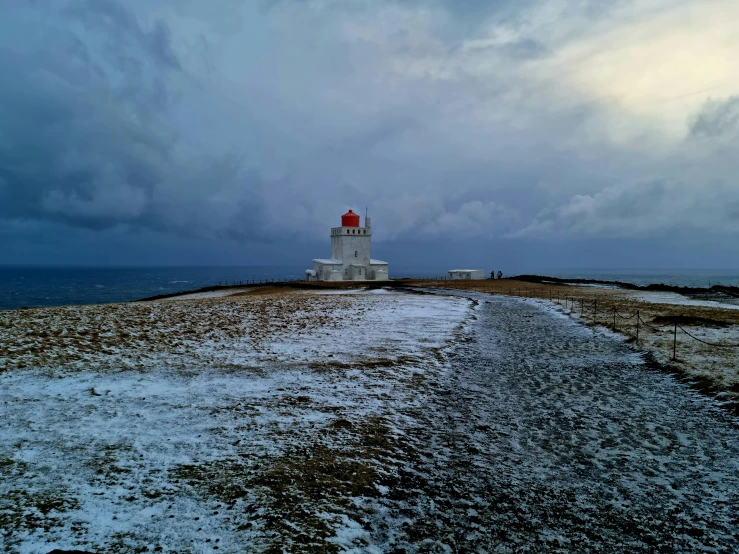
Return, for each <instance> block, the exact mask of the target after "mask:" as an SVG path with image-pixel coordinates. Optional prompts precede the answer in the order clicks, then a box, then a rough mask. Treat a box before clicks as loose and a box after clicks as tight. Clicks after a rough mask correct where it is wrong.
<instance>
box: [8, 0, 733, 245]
mask: <svg viewBox="0 0 739 554" xmlns="http://www.w3.org/2000/svg"><path fill="white" fill-rule="evenodd" d="M722 3H723V4H722ZM711 5H712V6H713V9H714V10H716V9H717V8H716V6H718V5H722V6H723V9H724V10H726V11H727V14H728V15H726V17H725V18H723V20H725V21H729V22H730V21H731V17H730V15H731V14H733V13H734V12H735V11H737V8H736V6H735V4H732V3H729V2H728V1H724V0H711ZM732 10H733V11H732ZM709 12H710V10H709V9H708V8H706V10H705V13H709ZM686 13H690V14H691V17H685V15H686ZM702 14H704V12H703V11H697V12H695V13H694V12H693V11H691V10H690V6H687V7H686V6H683V5H680V6H678V5H675V6H665V5H664V3H662V2H659V1H658V0H645V2H643V3H638V4H637V3H634V2H630V1H627V0H623V1H621V0H618V1H616V0H614V1H608V2H582V1H579V0H571V1H568V0H525V1H518V0H516V1H513V0H508V1H497V2H496V1H482V0H479V1H478V0H461V1H452V0H448V1H447V0H424V1H422V0H404V1H400V0H381V1H374V0H356V1H338V0H322V1H312V0H305V1H288V0H283V1H279V2H247V1H234V2H228V3H210V2H204V1H201V0H162V1H161V2H149V1H146V0H129V1H123V0H99V1H93V0H68V1H65V2H60V3H54V5H53V7H51V8H50V7H49V5H47V4H42V3H15V4H13V7H12V8H8V9H7V10H5V13H4V14H3V16H4V22H3V23H4V25H5V29H4V31H5V32H4V33H2V34H0V83H2V85H1V86H0V221H4V222H6V223H10V224H12V225H10V227H7V228H8V229H13V228H18V227H13V226H14V225H19V222H36V223H39V224H43V225H40V226H38V227H34V226H31V227H29V228H28V229H29V230H28V231H27V232H26V236H27V237H30V236H31V235H32V234H33V233H38V234H39V236H40V235H42V234H44V233H51V232H54V233H57V232H58V229H60V228H69V229H73V230H74V231H75V233H77V232H79V233H78V234H75V233H72V235H74V236H75V237H78V239H79V240H83V239H81V238H79V237H81V236H82V235H84V237H85V239H84V240H88V238H89V237H90V236H93V235H94V236H99V237H111V236H112V234H115V233H129V234H130V236H138V237H140V240H142V241H146V240H147V238H146V237H148V236H151V237H154V236H156V237H159V238H157V240H162V239H161V237H163V236H172V237H187V238H188V240H190V239H192V240H196V239H194V238H193V237H200V238H204V239H206V240H210V241H212V242H211V243H209V244H213V245H215V244H221V243H222V242H224V241H225V242H230V243H235V244H243V243H247V242H249V241H252V242H254V241H260V242H266V241H275V242H277V243H280V244H292V243H293V242H294V241H296V240H297V241H300V240H314V239H316V238H317V237H320V238H324V235H325V231H326V228H327V225H330V224H331V222H333V221H334V220H335V218H336V216H337V214H338V213H341V211H343V210H345V209H346V208H347V207H354V208H356V209H358V210H361V209H363V208H364V207H365V206H369V208H370V211H371V212H372V214H373V215H374V221H375V226H376V229H377V230H376V234H375V236H376V238H377V239H379V240H394V241H404V240H411V241H414V240H419V241H421V242H419V244H422V243H423V241H424V240H428V241H429V242H433V241H440V240H445V241H452V242H453V241H454V240H460V241H471V240H473V239H475V240H493V239H495V240H504V239H503V237H508V239H509V240H513V238H514V237H515V240H523V239H521V237H526V239H525V240H527V241H533V240H539V239H544V238H545V239H552V238H553V237H558V238H559V239H561V240H564V241H568V240H574V238H575V237H576V238H577V239H578V240H580V239H583V237H585V238H588V237H594V238H597V239H598V240H601V239H604V240H605V239H612V238H614V237H616V238H617V239H618V240H626V239H627V238H630V237H631V238H633V237H634V236H638V237H641V238H643V237H645V236H653V235H659V234H664V233H666V232H670V233H673V232H676V231H679V230H684V229H686V228H690V229H694V230H697V232H700V233H704V232H707V231H711V232H714V233H717V234H721V233H725V234H726V233H728V234H729V235H727V236H730V233H733V232H735V229H736V224H737V217H736V214H737V208H736V206H737V205H739V197H737V193H735V192H734V190H735V189H736V187H735V186H734V176H735V175H736V174H737V172H739V167H737V163H739V162H738V161H737V160H736V156H733V154H731V152H733V151H734V150H735V147H736V141H735V139H736V136H737V132H736V131H737V124H738V122H739V100H738V99H737V97H735V96H732V94H736V92H737V91H736V90H734V89H732V88H731V87H730V86H729V85H730V84H731V78H730V76H729V77H727V78H726V79H725V82H728V83H729V85H727V86H726V87H724V88H723V89H720V90H717V89H715V87H714V88H712V89H711V94H712V95H713V96H714V97H715V100H714V101H712V102H709V103H705V104H703V100H704V99H705V95H703V96H700V95H698V96H695V95H694V94H693V93H692V91H696V90H697V91H701V90H703V89H704V88H705V86H704V81H709V84H711V83H714V82H716V81H718V80H719V77H721V75H723V73H722V72H727V71H729V70H730V68H728V69H727V68H725V67H723V66H721V64H720V63H719V62H720V60H723V59H725V58H726V56H723V55H717V56H715V57H707V58H706V59H711V60H719V61H718V62H716V63H715V64H713V65H711V64H706V66H707V68H706V69H705V72H706V75H703V69H704V68H703V67H702V66H700V67H698V65H697V64H695V63H692V62H693V60H692V58H689V59H688V60H687V61H686V62H685V63H683V61H682V58H680V59H677V60H676V58H675V56H678V57H679V56H682V55H687V54H690V53H691V52H693V50H691V51H690V52H687V54H686V51H682V50H680V49H676V48H674V45H675V44H682V43H683V38H684V37H685V36H693V35H694V34H695V33H696V32H700V29H703V28H708V27H707V26H706V25H703V24H702V23H701V22H703V20H702V19H700V17H701V16H702ZM693 16H694V17H693ZM696 18H698V19H700V21H698V19H696ZM695 21H697V22H695ZM706 21H707V22H708V23H711V25H710V33H711V36H712V37H713V36H714V35H717V33H719V34H720V33H724V34H722V35H720V36H721V37H723V39H722V40H723V41H724V42H725V43H726V44H727V45H728V46H727V49H728V50H727V51H730V50H731V48H730V47H731V44H733V43H732V42H731V40H733V39H732V38H731V37H733V36H734V35H735V33H733V29H732V28H731V25H730V24H727V25H726V29H723V28H722V27H721V26H720V25H719V23H720V21H719V20H716V19H715V18H714V19H711V18H709V19H707V20H706ZM691 25H699V27H700V28H699V29H698V30H697V31H696V29H695V28H693V27H691ZM683 27H685V28H683ZM732 33H733V34H732ZM706 40H707V39H706ZM717 40H718V39H717ZM704 42H705V41H704ZM719 43H720V41H718V42H717V44H719ZM711 44H713V43H711ZM708 53H710V52H708ZM704 54H706V55H707V53H704V52H701V55H704ZM719 54H721V53H719ZM723 54H726V52H723ZM696 55H697V54H696ZM709 66H710V67H709ZM655 68H659V72H656V70H655ZM709 69H710V71H709ZM671 72H672V73H671ZM655 75H659V76H660V77H659V79H655V78H654V76H655ZM691 79H693V80H695V81H696V82H695V83H693V81H691ZM711 86H713V85H711ZM686 93H690V94H686ZM655 98H657V100H656V101H655ZM662 98H669V99H672V100H670V101H669V102H664V101H661V100H660V99H662ZM686 123H687V125H686ZM686 129H687V130H688V132H686ZM52 228H53V229H55V231H48V229H52ZM45 229H47V230H45ZM8 233H10V231H8ZM86 233H91V234H86ZM72 235H70V236H72ZM127 236H129V235H127ZM219 239H221V240H219ZM30 240H31V239H30V238H28V241H30ZM75 240H77V239H75ZM101 240H108V239H107V238H105V239H101ZM183 240H184V239H183ZM198 240H199V239H198ZM583 240H584V239H583ZM727 240H729V239H727ZM40 242H43V241H41V240H40ZM123 243H125V241H123V242H122V244H123ZM565 250H566V249H565ZM425 251H426V252H427V253H432V252H433V248H432V247H429V249H428V250H425ZM429 255H430V254H429Z"/></svg>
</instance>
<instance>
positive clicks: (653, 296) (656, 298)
mask: <svg viewBox="0 0 739 554" xmlns="http://www.w3.org/2000/svg"><path fill="white" fill-rule="evenodd" d="M624 297H626V298H631V299H633V300H636V301H638V302H649V303H651V304H670V305H672V306H704V307H707V308H719V309H727V310H739V305H737V304H732V303H731V302H728V301H727V302H717V301H715V300H696V299H693V298H689V297H687V296H684V295H682V294H678V293H676V292H656V291H655V292H652V291H628V293H625V294H624Z"/></svg>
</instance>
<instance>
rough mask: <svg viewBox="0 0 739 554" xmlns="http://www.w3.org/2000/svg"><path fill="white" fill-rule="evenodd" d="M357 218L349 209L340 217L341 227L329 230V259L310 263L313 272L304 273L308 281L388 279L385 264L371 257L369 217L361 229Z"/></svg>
mask: <svg viewBox="0 0 739 554" xmlns="http://www.w3.org/2000/svg"><path fill="white" fill-rule="evenodd" d="M359 219H360V218H359V215H358V214H355V213H354V212H353V211H351V210H349V212H347V213H345V214H344V215H342V216H341V227H334V228H333V229H331V257H330V258H326V259H322V258H319V259H315V260H313V269H307V270H306V271H305V279H306V280H307V281H368V280H371V281H384V280H386V279H387V278H388V265H387V262H381V261H380V260H373V259H372V258H371V257H370V240H371V239H372V228H371V226H370V223H371V222H370V218H369V217H366V218H365V222H364V223H365V225H364V227H360V226H359V223H360V221H359Z"/></svg>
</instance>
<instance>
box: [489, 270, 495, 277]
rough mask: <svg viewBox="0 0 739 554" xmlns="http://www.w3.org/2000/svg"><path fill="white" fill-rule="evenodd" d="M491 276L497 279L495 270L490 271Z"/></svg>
mask: <svg viewBox="0 0 739 554" xmlns="http://www.w3.org/2000/svg"><path fill="white" fill-rule="evenodd" d="M490 278H491V279H495V270H493V271H491V272H490Z"/></svg>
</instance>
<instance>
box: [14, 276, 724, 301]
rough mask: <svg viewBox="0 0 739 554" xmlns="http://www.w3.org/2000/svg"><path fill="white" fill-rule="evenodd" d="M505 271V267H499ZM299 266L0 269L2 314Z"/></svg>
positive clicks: (685, 281) (682, 279)
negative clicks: (9, 311) (23, 308)
mask: <svg viewBox="0 0 739 554" xmlns="http://www.w3.org/2000/svg"><path fill="white" fill-rule="evenodd" d="M501 269H503V270H504V269H505V268H501ZM524 273H525V274H537V275H546V276H549V277H561V278H566V279H567V278H569V279H576V278H582V279H599V280H606V281H612V280H615V281H624V282H628V283H634V284H637V285H648V284H650V283H665V284H672V285H681V286H683V285H688V286H709V285H715V284H718V283H720V284H723V285H737V284H738V283H739V270H720V269H712V270H693V269H690V270H669V271H666V270H663V269H662V270H658V269H654V270H644V269H642V270H634V269H623V270H604V269H561V268H559V269H552V268H550V269H546V268H542V269H522V270H519V271H515V272H510V273H506V274H505V276H506V277H509V276H513V275H521V274H524ZM445 274H446V269H445V268H430V267H423V268H419V267H396V266H393V265H391V276H392V277H441V276H444V275H445ZM304 276H305V267H303V266H300V267H298V266H246V267H165V268H151V267H147V268H119V267H112V268H72V267H16V266H0V310H12V309H17V308H22V307H35V306H60V305H72V304H100V303H106V302H129V301H132V300H138V299H141V298H145V297H149V296H154V295H158V294H171V293H175V292H181V291H188V290H194V289H199V288H202V287H207V286H212V285H218V284H231V283H236V282H246V281H252V280H260V279H274V280H276V281H277V280H286V279H302V278H304Z"/></svg>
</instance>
